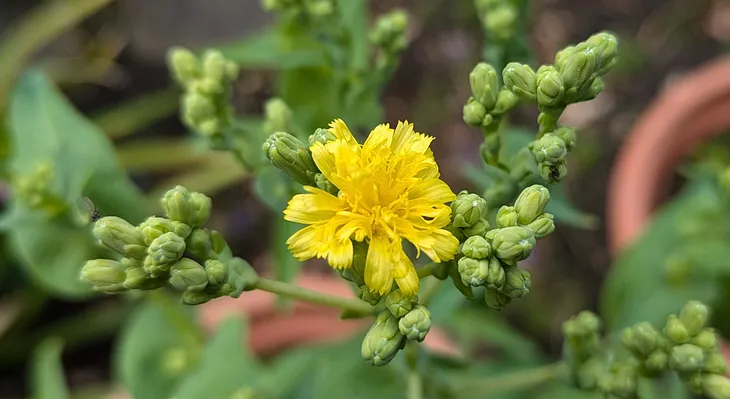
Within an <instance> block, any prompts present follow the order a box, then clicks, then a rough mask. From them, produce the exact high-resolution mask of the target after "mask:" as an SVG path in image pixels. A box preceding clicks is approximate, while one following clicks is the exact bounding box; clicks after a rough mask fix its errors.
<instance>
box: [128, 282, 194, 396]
mask: <svg viewBox="0 0 730 399" xmlns="http://www.w3.org/2000/svg"><path fill="white" fill-rule="evenodd" d="M153 295H156V297H154V298H155V299H157V300H156V301H147V302H145V303H143V304H142V305H141V306H140V307H139V308H138V309H137V310H136V311H135V313H134V314H133V315H132V316H131V318H130V320H129V321H127V323H126V324H125V328H124V330H123V331H122V333H121V337H120V341H119V345H118V347H117V348H116V353H115V370H114V372H115V374H116V378H117V379H118V380H119V381H121V382H122V383H123V384H124V386H125V387H126V388H127V390H129V392H130V393H131V394H132V396H133V397H134V398H135V399H159V398H170V397H171V396H172V394H173V392H175V388H176V387H177V385H178V384H179V382H180V381H181V380H182V379H183V378H185V376H186V374H187V373H188V372H189V371H190V370H191V369H192V367H193V366H194V365H195V363H196V360H197V358H198V356H199V350H200V341H199V336H198V334H199V331H197V330H194V329H193V328H194V324H193V322H192V318H191V316H190V313H189V312H188V311H186V310H187V309H185V310H184V309H183V308H182V305H180V304H177V303H173V302H172V300H171V299H169V298H167V297H164V295H165V294H164V293H162V292H159V293H157V292H155V293H153Z"/></svg>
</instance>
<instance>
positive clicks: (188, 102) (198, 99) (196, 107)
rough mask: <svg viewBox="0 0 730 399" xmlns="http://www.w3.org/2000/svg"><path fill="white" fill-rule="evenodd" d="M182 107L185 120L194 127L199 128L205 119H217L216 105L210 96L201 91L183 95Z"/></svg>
mask: <svg viewBox="0 0 730 399" xmlns="http://www.w3.org/2000/svg"><path fill="white" fill-rule="evenodd" d="M181 107H182V118H183V120H184V121H185V123H187V124H188V125H189V126H190V127H192V128H198V127H199V126H200V124H201V123H202V122H204V121H207V120H214V121H215V120H216V109H215V105H214V104H213V102H212V101H211V100H210V98H208V97H206V96H204V95H202V94H200V93H197V92H188V93H186V94H185V95H184V96H183V97H182V104H181ZM206 130H207V129H206ZM206 133H210V132H206Z"/></svg>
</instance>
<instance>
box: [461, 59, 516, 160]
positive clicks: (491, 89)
mask: <svg viewBox="0 0 730 399" xmlns="http://www.w3.org/2000/svg"><path fill="white" fill-rule="evenodd" d="M469 86H470V87H471V97H469V100H467V102H466V104H465V105H464V109H463V118H464V122H466V123H467V124H469V125H472V126H477V127H481V128H482V131H483V132H484V135H485V141H484V142H483V143H482V146H481V153H482V157H483V158H484V162H486V163H487V164H489V165H495V164H496V163H497V157H498V155H499V147H500V145H501V143H500V141H499V135H497V129H498V128H499V124H500V122H501V121H502V117H503V116H504V115H505V114H507V112H509V111H510V110H511V109H512V108H514V107H515V105H517V103H518V102H519V99H518V97H517V96H516V95H515V94H514V93H513V92H512V91H510V90H508V89H507V88H506V87H503V88H501V89H500V85H499V78H498V75H497V71H496V70H495V69H494V67H493V66H491V65H489V64H487V63H484V62H482V63H479V64H477V66H476V67H474V69H473V70H472V71H471V73H469Z"/></svg>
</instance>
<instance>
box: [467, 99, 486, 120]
mask: <svg viewBox="0 0 730 399" xmlns="http://www.w3.org/2000/svg"><path fill="white" fill-rule="evenodd" d="M462 112H463V118H464V122H466V123H467V124H468V125H471V126H481V125H482V122H483V121H484V118H485V117H486V116H487V109H486V108H484V105H482V104H480V103H479V102H478V101H476V100H474V98H471V97H470V98H469V100H468V101H467V102H466V104H464V108H463V110H462Z"/></svg>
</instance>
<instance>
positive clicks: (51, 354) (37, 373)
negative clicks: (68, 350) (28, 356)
mask: <svg viewBox="0 0 730 399" xmlns="http://www.w3.org/2000/svg"><path fill="white" fill-rule="evenodd" d="M62 350H63V344H62V343H61V340H59V339H56V338H49V339H47V340H45V341H43V342H42V343H41V344H40V345H39V346H38V348H37V349H36V351H35V353H34V355H33V360H32V363H31V370H30V371H31V372H30V388H31V391H32V398H33V399H67V398H69V393H68V388H67V387H66V378H65V377H64V375H63V364H61V352H62Z"/></svg>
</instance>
